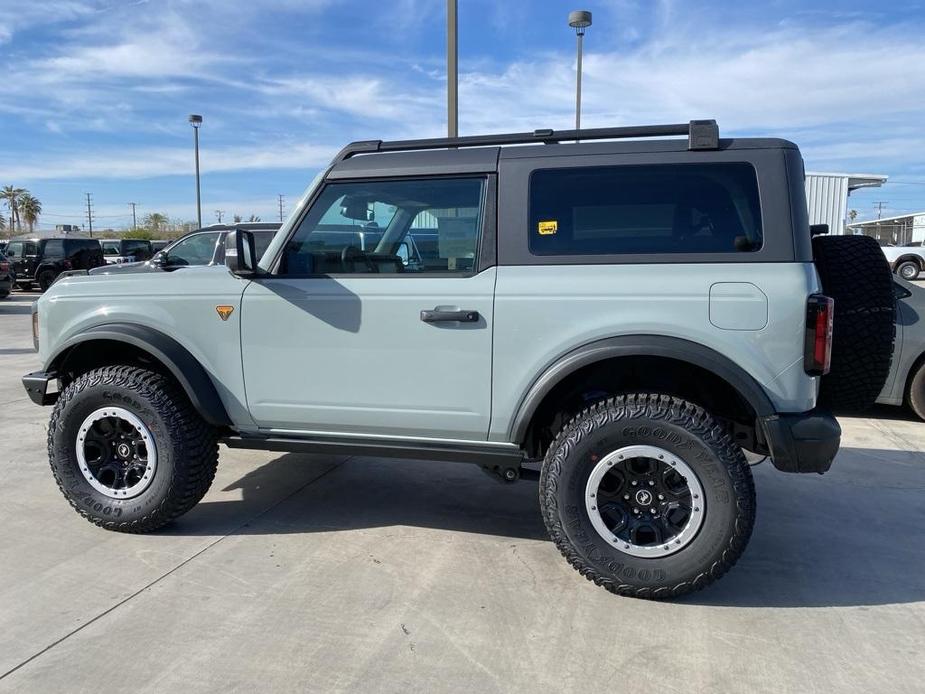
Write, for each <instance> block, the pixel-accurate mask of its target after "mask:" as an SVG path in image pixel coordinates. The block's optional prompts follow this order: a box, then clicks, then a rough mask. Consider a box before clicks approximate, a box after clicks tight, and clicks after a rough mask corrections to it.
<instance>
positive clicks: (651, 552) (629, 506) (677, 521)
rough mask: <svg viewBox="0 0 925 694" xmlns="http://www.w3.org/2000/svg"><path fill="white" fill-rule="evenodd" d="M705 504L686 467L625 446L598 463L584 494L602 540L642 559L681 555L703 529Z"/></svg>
mask: <svg viewBox="0 0 925 694" xmlns="http://www.w3.org/2000/svg"><path fill="white" fill-rule="evenodd" d="M704 501H705V500H704V497H703V487H702V485H701V484H700V480H699V479H698V478H697V475H696V473H695V472H694V471H693V469H692V468H691V467H690V466H689V465H688V464H687V463H685V462H684V461H683V460H681V459H680V458H678V457H677V456H675V455H673V454H671V453H669V452H668V451H666V450H665V449H662V448H658V447H656V446H647V445H635V446H626V447H623V448H620V449H618V450H616V451H613V452H612V453H609V454H607V455H606V456H603V457H601V458H599V459H598V460H596V465H595V467H594V469H593V470H592V472H591V474H590V476H589V478H588V484H587V487H586V494H585V502H586V508H587V511H588V516H589V518H590V519H591V522H592V525H594V528H595V530H597V532H598V534H599V535H600V536H601V537H603V538H604V539H605V540H607V541H608V542H610V543H611V544H613V546H614V547H616V548H618V549H620V550H622V551H624V552H626V553H628V554H632V555H634V556H640V557H659V556H667V555H669V554H673V553H674V552H677V551H679V550H680V549H683V548H684V547H685V546H686V545H687V544H688V543H689V542H690V541H691V540H693V538H694V536H695V535H696V533H697V531H698V530H699V528H700V526H701V524H702V523H703V519H704V516H705V503H704Z"/></svg>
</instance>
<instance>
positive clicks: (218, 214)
mask: <svg viewBox="0 0 925 694" xmlns="http://www.w3.org/2000/svg"><path fill="white" fill-rule="evenodd" d="M224 215H225V210H215V218H216V219H217V220H218V223H219V224H221V223H222V217H223V216H224Z"/></svg>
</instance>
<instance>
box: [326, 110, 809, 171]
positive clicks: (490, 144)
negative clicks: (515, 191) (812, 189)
mask: <svg viewBox="0 0 925 694" xmlns="http://www.w3.org/2000/svg"><path fill="white" fill-rule="evenodd" d="M680 135H686V136H687V137H686V138H684V139H682V138H681V137H676V136H680ZM640 138H649V139H640ZM651 138H659V139H651ZM514 145H516V146H514ZM749 149H797V146H796V145H795V144H793V143H792V142H790V141H788V140H782V139H777V138H722V139H721V138H720V137H719V127H718V126H717V125H716V121H712V120H708V121H691V122H690V123H686V124H674V125H647V126H638V127H621V128H591V129H587V130H559V131H554V130H536V131H534V132H532V133H508V134H501V135H474V136H466V137H457V138H434V139H426V140H396V141H391V142H384V141H382V140H367V141H361V142H354V143H351V144H349V145H347V146H346V147H344V148H343V149H342V150H341V151H340V153H338V155H337V156H336V157H335V158H334V162H333V165H332V167H331V170H330V172H329V174H328V178H335V179H336V178H353V177H365V176H377V175H380V176H381V175H388V174H389V173H390V172H392V173H401V174H403V175H416V174H426V173H433V172H434V170H435V169H440V170H445V171H446V172H449V171H452V172H453V173H462V174H466V173H482V172H486V171H495V170H496V169H497V166H498V161H499V160H500V159H520V158H533V157H547V156H563V155H582V154H635V153H650V152H651V153H656V152H686V151H690V152H710V151H725V150H749Z"/></svg>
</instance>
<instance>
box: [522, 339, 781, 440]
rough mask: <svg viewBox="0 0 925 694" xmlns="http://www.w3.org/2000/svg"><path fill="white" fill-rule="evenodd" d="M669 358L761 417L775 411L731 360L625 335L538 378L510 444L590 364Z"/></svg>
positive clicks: (586, 349)
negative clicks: (726, 389) (696, 370)
mask: <svg viewBox="0 0 925 694" xmlns="http://www.w3.org/2000/svg"><path fill="white" fill-rule="evenodd" d="M640 356H647V357H666V358H669V359H674V360H676V361H680V362H687V363H688V364H692V365H694V366H699V367H701V368H703V369H706V370H707V371H710V372H712V373H714V374H715V375H716V376H718V377H719V378H721V379H723V380H724V381H726V382H727V383H728V384H729V385H730V386H732V387H733V388H734V389H735V390H736V391H737V392H738V393H739V395H741V396H742V398H743V399H744V400H745V401H746V402H747V403H748V404H749V405H750V406H751V407H752V409H753V410H754V411H755V414H756V415H757V417H758V418H761V417H767V416H770V415H772V414H774V412H775V408H774V405H773V403H772V402H771V400H770V398H769V397H768V395H767V393H766V392H765V391H764V388H762V387H761V385H760V384H759V383H758V382H757V381H756V380H755V379H754V378H753V377H752V376H751V375H750V374H749V373H748V372H747V371H745V370H744V369H743V368H742V367H740V366H739V365H738V364H736V363H735V362H733V361H732V360H731V359H729V358H728V357H725V356H723V355H722V354H720V353H719V352H717V351H716V350H713V349H711V348H709V347H705V346H704V345H701V344H698V343H696V342H690V341H689V340H684V339H681V338H677V337H667V336H661V335H626V336H620V337H611V338H607V339H603V340H598V341H596V342H591V343H589V344H586V345H584V346H582V347H578V348H577V349H575V350H573V351H571V352H569V353H567V354H565V355H563V356H562V357H560V358H559V359H557V360H556V361H555V362H553V363H552V364H551V365H550V366H549V367H547V368H546V370H545V371H544V372H543V374H542V375H541V376H540V377H539V378H537V379H536V380H535V381H534V382H533V384H532V385H531V386H530V388H529V389H528V390H527V392H526V393H525V394H524V396H523V398H521V401H520V406H519V407H518V409H517V414H516V416H515V417H514V420H513V423H512V425H511V430H510V432H509V435H510V437H511V438H510V439H509V440H510V441H514V442H522V441H523V440H524V438H525V437H526V434H527V429H528V428H529V425H530V421H531V420H532V419H533V415H534V414H535V413H536V411H537V409H538V408H539V406H540V403H542V401H543V399H544V398H545V397H546V395H548V394H549V392H550V391H551V390H552V389H553V388H554V387H555V386H556V385H557V384H558V383H560V382H561V381H562V379H564V378H566V377H567V376H569V375H570V374H572V373H574V372H575V371H577V370H578V369H581V368H583V367H585V366H588V365H589V364H593V363H595V362H598V361H602V360H604V359H612V358H614V357H640Z"/></svg>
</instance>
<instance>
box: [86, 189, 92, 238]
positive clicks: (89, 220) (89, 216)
mask: <svg viewBox="0 0 925 694" xmlns="http://www.w3.org/2000/svg"><path fill="white" fill-rule="evenodd" d="M87 226H88V228H89V229H90V238H91V239H92V238H93V207H92V205H91V201H90V193H87Z"/></svg>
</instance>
